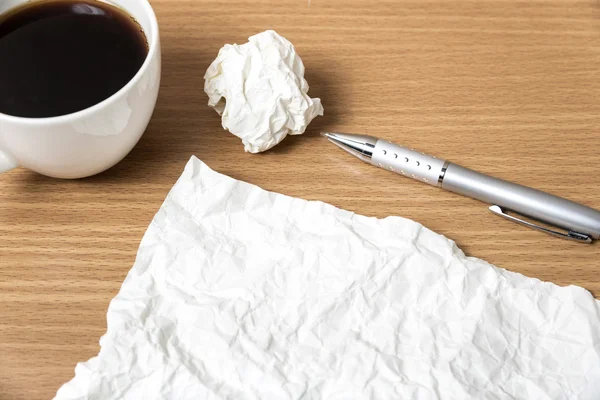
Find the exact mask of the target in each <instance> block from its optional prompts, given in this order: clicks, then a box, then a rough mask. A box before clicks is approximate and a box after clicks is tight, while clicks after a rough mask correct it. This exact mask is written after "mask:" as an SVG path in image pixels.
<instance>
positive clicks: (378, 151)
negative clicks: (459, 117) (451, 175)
mask: <svg viewBox="0 0 600 400" xmlns="http://www.w3.org/2000/svg"><path fill="white" fill-rule="evenodd" d="M371 164H373V165H374V166H376V167H380V168H383V169H386V170H388V171H392V172H396V173H398V174H400V175H404V176H407V177H409V178H413V179H416V180H418V181H421V182H424V183H427V184H429V185H433V186H439V183H440V182H441V178H442V177H443V176H444V167H445V165H446V161H444V160H440V159H439V158H435V157H432V156H429V155H427V154H424V153H420V152H418V151H415V150H413V149H409V148H406V147H403V146H399V145H397V144H394V143H391V142H388V141H387V140H382V139H380V140H378V141H377V143H376V145H375V148H374V149H373V155H372V157H371Z"/></svg>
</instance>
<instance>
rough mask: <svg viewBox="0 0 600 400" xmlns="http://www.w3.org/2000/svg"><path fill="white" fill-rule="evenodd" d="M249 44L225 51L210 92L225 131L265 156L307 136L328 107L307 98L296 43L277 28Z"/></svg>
mask: <svg viewBox="0 0 600 400" xmlns="http://www.w3.org/2000/svg"><path fill="white" fill-rule="evenodd" d="M248 40H249V41H248V43H246V44H243V45H237V44H234V45H229V44H227V45H225V46H224V47H223V48H221V50H220V51H219V54H218V56H217V58H216V59H215V60H214V61H213V63H212V64H211V65H210V67H209V68H208V70H207V71H206V75H205V76H204V79H205V83H204V91H205V92H206V94H208V97H209V102H208V105H209V106H211V107H214V109H215V110H216V111H217V113H219V115H221V117H222V124H223V128H224V129H226V130H228V131H229V132H231V133H233V134H234V135H236V136H238V137H239V138H241V139H242V142H243V143H244V147H245V150H246V151H247V152H250V153H260V152H263V151H265V150H268V149H270V148H272V147H273V146H275V145H277V144H278V143H280V142H281V141H282V140H283V139H284V138H285V137H286V136H287V135H300V134H302V133H304V131H305V130H306V127H307V126H308V124H310V122H311V121H312V120H313V119H314V118H315V117H316V116H318V115H323V106H322V105H321V100H320V99H311V98H310V97H309V96H308V94H307V93H308V89H309V87H308V83H307V82H306V79H304V64H303V63H302V60H301V59H300V56H299V55H298V54H297V53H296V51H295V50H294V46H293V45H292V43H290V42H289V41H288V40H287V39H285V38H284V37H282V36H280V35H279V34H277V32H275V31H272V30H269V31H265V32H262V33H259V34H258V35H254V36H252V37H250V38H249V39H248Z"/></svg>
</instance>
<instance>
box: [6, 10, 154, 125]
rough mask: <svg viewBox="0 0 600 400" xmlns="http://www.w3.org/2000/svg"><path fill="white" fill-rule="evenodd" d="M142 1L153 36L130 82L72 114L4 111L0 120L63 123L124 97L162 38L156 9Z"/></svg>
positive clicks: (149, 60)
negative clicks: (23, 114) (38, 115)
mask: <svg viewBox="0 0 600 400" xmlns="http://www.w3.org/2000/svg"><path fill="white" fill-rule="evenodd" d="M101 1H104V2H106V3H109V4H111V1H110V0H101ZM141 3H142V6H143V7H144V10H145V11H146V13H147V15H148V16H149V19H150V27H151V30H152V34H151V38H150V40H149V43H148V45H149V49H148V55H147V56H146V59H145V60H144V63H143V64H142V66H141V67H140V69H139V70H138V72H137V73H136V74H135V76H134V77H133V78H131V79H130V80H129V82H127V84H126V85H125V86H123V87H122V88H121V89H119V90H118V91H117V92H115V93H114V94H112V95H111V96H110V97H108V98H106V99H104V100H102V101H101V102H99V103H97V104H94V105H93V106H90V107H88V108H84V109H83V110H79V111H76V112H73V113H70V114H64V115H59V116H56V117H44V118H29V117H17V116H14V115H9V114H4V113H2V112H0V120H4V121H6V122H16V123H19V122H20V123H26V124H28V125H32V124H33V125H47V124H54V123H63V122H67V121H68V120H71V119H76V118H80V117H86V116H89V115H91V114H94V113H95V112H97V111H98V110H100V109H102V108H104V107H105V106H106V105H107V104H109V103H112V102H114V101H115V100H116V99H117V98H120V97H122V96H123V95H124V94H125V93H126V92H128V91H129V90H130V89H131V87H132V86H134V85H136V84H137V83H138V82H139V81H140V80H141V79H142V76H143V75H144V74H145V73H146V70H147V69H148V68H149V65H150V63H151V62H152V60H153V59H154V57H155V56H156V52H157V51H158V42H159V38H160V33H159V30H158V19H157V18H156V13H155V12H154V9H153V8H152V5H151V4H150V2H149V1H148V0H141ZM119 7H120V6H119ZM124 11H127V10H124ZM127 12H128V11H127ZM144 33H146V32H144Z"/></svg>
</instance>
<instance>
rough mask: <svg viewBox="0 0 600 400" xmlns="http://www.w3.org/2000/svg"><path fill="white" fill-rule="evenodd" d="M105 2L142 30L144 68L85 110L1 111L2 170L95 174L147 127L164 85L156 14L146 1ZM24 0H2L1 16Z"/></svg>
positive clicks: (123, 152) (114, 160) (62, 175)
mask: <svg viewBox="0 0 600 400" xmlns="http://www.w3.org/2000/svg"><path fill="white" fill-rule="evenodd" d="M102 1H104V2H106V3H109V4H113V5H115V6H117V7H120V8H121V9H123V10H125V11H127V12H128V13H129V14H130V15H131V16H133V18H135V20H136V21H137V22H138V23H139V24H140V25H141V27H142V29H143V30H144V33H145V34H146V37H147V38H148V45H149V51H148V56H147V58H146V61H145V62H144V64H143V66H142V68H141V69H140V70H139V71H138V73H137V74H136V75H135V77H134V78H133V79H132V80H131V81H130V82H129V83H128V84H127V85H126V86H125V87H123V88H122V89H121V90H119V91H118V92H117V93H115V94H114V95H112V96H111V97H110V98H108V99H106V100H104V101H103V102H101V103H98V104H96V105H95V106H92V107H90V108H87V109H85V110H83V111H79V112H76V113H73V114H68V115H64V116H59V117H52V118H20V117H14V116H10V115H6V114H2V113H0V173H1V172H5V171H8V170H10V169H12V168H16V167H18V166H22V167H24V168H27V169H30V170H32V171H35V172H38V173H40V174H43V175H47V176H51V177H56V178H66V179H74V178H83V177H86V176H91V175H95V174H97V173H100V172H102V171H105V170H107V169H109V168H110V167H112V166H113V165H115V164H117V163H118V162H119V161H121V160H122V159H123V158H124V157H125V156H126V155H127V154H128V153H129V152H130V151H131V149H133V147H134V146H135V145H136V143H137V142H138V141H139V139H140V137H141V136H142V134H143V133H144V131H145V130H146V127H147V126H148V122H149V121H150V117H151V116H152V112H153V111H154V107H155V105H156V98H157V96H158V90H159V87H160V74H161V48H160V38H159V31H158V22H157V20H156V16H155V14H154V11H153V10H152V7H151V6H150V4H149V3H148V1H147V0H102ZM26 2H28V0H1V1H0V15H1V14H4V13H5V12H6V11H8V10H10V9H12V8H14V7H15V6H18V5H20V4H22V3H26ZM42 68H43V67H42ZM1 95H2V94H1V93H0V96H1Z"/></svg>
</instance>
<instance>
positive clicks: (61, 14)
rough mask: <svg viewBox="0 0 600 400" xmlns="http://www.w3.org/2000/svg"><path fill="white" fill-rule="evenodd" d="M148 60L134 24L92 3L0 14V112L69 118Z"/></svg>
mask: <svg viewBox="0 0 600 400" xmlns="http://www.w3.org/2000/svg"><path fill="white" fill-rule="evenodd" d="M147 55H148V44H147V40H146V36H145V35H144V33H143V31H142V28H141V27H140V25H139V24H138V23H137V22H136V21H135V20H134V19H133V18H132V17H131V16H130V15H128V14H127V13H126V12H124V11H123V10H121V9H119V8H117V7H115V6H112V5H109V4H106V3H102V2H99V1H95V0H79V1H75V0H47V1H41V2H34V3H28V4H26V5H24V6H20V7H19V8H17V9H14V10H12V11H8V13H5V14H3V15H0V113H4V114H8V115H12V116H18V117H28V118H45V117H55V116H60V115H65V114H70V113H73V112H77V111H80V110H83V109H85V108H88V107H91V106H93V105H95V104H98V103H100V102H102V101H103V100H105V99H107V98H109V97H110V96H112V95H113V94H115V93H116V92H118V91H119V90H120V89H121V88H123V87H124V86H125V85H126V84H127V83H128V82H129V81H130V80H131V79H132V78H133V77H134V76H135V74H136V73H137V72H138V71H139V69H140V68H141V66H142V65H143V63H144V61H145V59H146V56H147Z"/></svg>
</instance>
